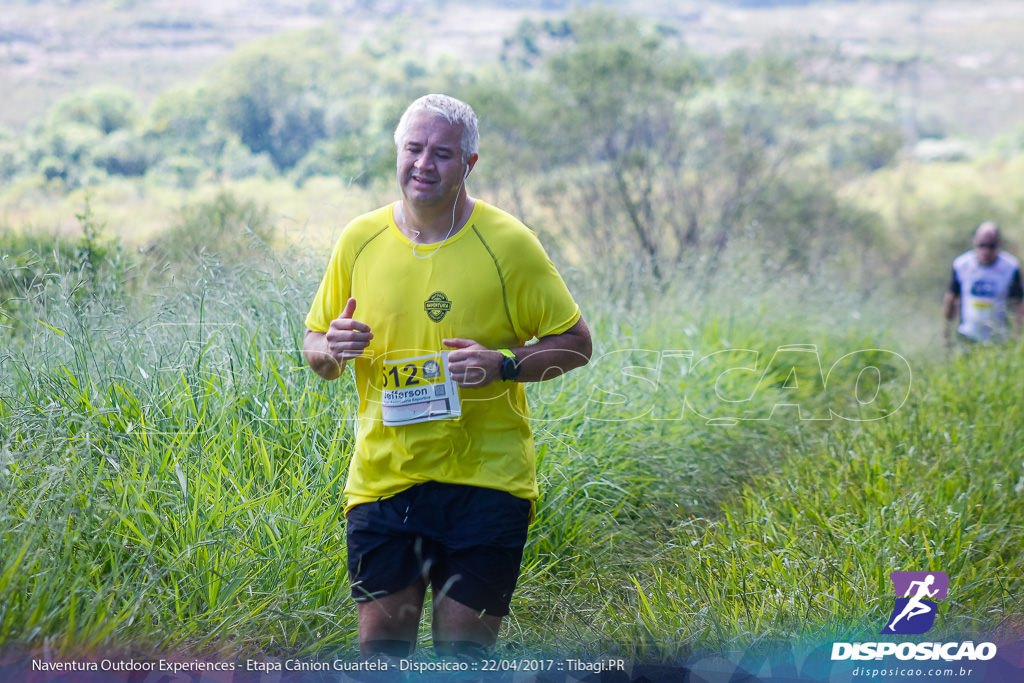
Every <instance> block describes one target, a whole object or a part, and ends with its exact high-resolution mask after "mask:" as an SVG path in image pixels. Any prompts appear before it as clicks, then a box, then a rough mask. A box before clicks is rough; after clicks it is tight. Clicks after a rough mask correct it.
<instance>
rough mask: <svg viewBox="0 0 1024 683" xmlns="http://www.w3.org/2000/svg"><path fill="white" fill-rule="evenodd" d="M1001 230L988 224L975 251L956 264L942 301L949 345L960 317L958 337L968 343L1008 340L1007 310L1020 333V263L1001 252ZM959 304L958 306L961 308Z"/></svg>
mask: <svg viewBox="0 0 1024 683" xmlns="http://www.w3.org/2000/svg"><path fill="white" fill-rule="evenodd" d="M1001 244H1002V236H1001V235H1000V232H999V226H997V225H996V224H995V223H992V222H985V223H982V224H981V225H979V226H978V228H977V230H975V232H974V249H972V250H970V251H968V252H965V253H963V254H961V255H960V256H958V257H957V258H956V259H955V260H954V261H953V276H952V278H951V279H950V282H949V288H948V289H947V291H946V294H945V298H944V300H943V310H942V313H943V317H944V318H945V321H944V324H943V329H942V338H943V342H944V343H945V345H946V346H947V347H948V346H949V345H950V341H951V340H950V337H951V334H950V328H951V327H953V325H954V324H955V323H956V315H957V313H958V312H959V314H960V323H959V326H958V327H957V333H958V335H959V337H960V339H961V340H962V341H964V342H966V343H976V342H980V343H983V344H984V343H1001V342H1005V341H1006V340H1007V338H1008V332H1009V331H1010V330H1009V320H1008V316H1007V309H1008V308H1012V310H1013V314H1014V322H1015V325H1016V329H1017V331H1018V332H1019V330H1020V329H1021V322H1022V319H1024V306H1022V304H1021V298H1022V296H1024V290H1022V287H1021V279H1020V262H1019V261H1017V259H1016V258H1015V257H1014V256H1012V255H1010V254H1008V253H1006V252H1005V251H1002V250H1001V249H1000V246H1001ZM958 304H959V305H958Z"/></svg>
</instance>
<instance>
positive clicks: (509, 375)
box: [501, 358, 519, 381]
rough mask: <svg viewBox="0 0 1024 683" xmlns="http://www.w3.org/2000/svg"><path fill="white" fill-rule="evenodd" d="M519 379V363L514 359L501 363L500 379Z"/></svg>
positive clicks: (507, 359) (506, 359)
mask: <svg viewBox="0 0 1024 683" xmlns="http://www.w3.org/2000/svg"><path fill="white" fill-rule="evenodd" d="M517 377H519V363H518V362H517V361H516V359H515V358H505V360H503V361H501V378H502V379H503V380H506V381H509V380H514V379H515V378H517Z"/></svg>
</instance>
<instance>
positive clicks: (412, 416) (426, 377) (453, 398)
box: [381, 351, 462, 426]
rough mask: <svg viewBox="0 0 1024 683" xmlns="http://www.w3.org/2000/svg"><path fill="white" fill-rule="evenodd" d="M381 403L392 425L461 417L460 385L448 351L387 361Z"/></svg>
mask: <svg viewBox="0 0 1024 683" xmlns="http://www.w3.org/2000/svg"><path fill="white" fill-rule="evenodd" d="M381 403H382V404H383V408H382V414H383V417H384V424H386V425H389V426H395V425H408V424H415V423H417V422H428V421H430V420H448V419H452V418H456V417H459V416H460V415H461V414H462V409H461V407H460V406H459V389H458V385H456V384H455V380H453V379H452V374H451V370H450V369H449V367H448V352H447V351H444V352H441V353H432V354H430V355H427V356H416V357H415V358H403V359H401V360H386V361H384V383H383V386H382V388H381Z"/></svg>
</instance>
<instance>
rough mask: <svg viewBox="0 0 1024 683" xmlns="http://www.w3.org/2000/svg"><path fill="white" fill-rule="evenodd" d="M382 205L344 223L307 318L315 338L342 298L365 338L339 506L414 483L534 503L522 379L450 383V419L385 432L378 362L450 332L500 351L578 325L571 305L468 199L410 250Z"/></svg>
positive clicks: (502, 216)
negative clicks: (459, 219) (475, 385)
mask: <svg viewBox="0 0 1024 683" xmlns="http://www.w3.org/2000/svg"><path fill="white" fill-rule="evenodd" d="M392 206H393V205H389V206H386V207H383V208H380V209H378V210H376V211H373V212H371V213H368V214H365V215H363V216H360V217H359V218H356V219H355V220H354V221H352V222H351V223H350V224H349V225H348V226H346V227H345V229H344V230H343V231H342V233H341V237H340V238H339V239H338V242H337V244H336V245H335V247H334V250H333V252H332V253H331V260H330V263H329V264H328V267H327V272H326V274H325V275H324V278H323V281H322V282H321V283H320V288H319V290H318V291H317V294H316V297H315V298H314V300H313V304H312V306H311V307H310V311H309V314H308V315H307V316H306V326H307V327H308V328H309V329H311V330H314V331H317V332H326V331H327V330H328V328H329V327H330V324H331V321H332V320H333V319H334V318H336V317H337V316H338V315H339V314H340V313H341V311H342V309H343V308H344V306H345V302H346V301H347V300H348V298H349V297H350V296H353V297H355V299H356V312H355V315H354V316H353V317H354V318H355V319H356V320H359V321H361V322H364V323H366V324H367V325H369V326H370V330H371V331H372V332H373V340H372V341H371V342H370V345H369V347H368V348H367V349H366V352H364V354H363V356H362V357H360V358H357V359H355V360H354V361H352V363H354V365H355V373H356V387H357V390H358V393H359V420H358V425H359V426H358V430H357V433H356V442H355V450H354V452H353V454H352V459H351V463H350V465H349V473H348V480H347V481H346V483H345V496H346V500H345V506H346V510H347V509H349V508H351V507H352V506H353V505H358V504H360V503H365V502H369V501H373V500H379V499H381V498H386V497H388V496H393V495H395V494H396V493H399V492H400V491H403V490H404V489H407V488H409V487H410V486H413V485H414V484H417V483H420V482H424V481H439V482H445V483H454V484H468V485H472V486H481V487H485V488H493V489H499V490H502V491H508V492H509V493H511V494H513V495H515V496H518V497H521V498H528V499H530V500H535V499H536V498H537V495H538V491H537V477H536V467H535V457H534V447H533V436H532V433H531V431H530V427H529V424H528V417H529V412H528V409H527V405H526V394H525V391H524V387H523V385H522V384H520V383H517V382H502V381H498V382H494V383H492V384H490V385H488V386H486V387H483V388H479V389H467V388H460V389H459V397H460V401H461V406H462V415H461V416H460V417H457V418H451V419H442V420H433V421H429V422H420V423H416V424H408V425H401V426H388V425H385V424H384V423H383V420H382V416H381V391H382V384H383V379H382V378H383V376H384V372H385V364H384V363H385V361H392V362H393V361H395V360H399V359H405V358H415V357H417V356H422V355H426V354H430V353H436V352H438V351H445V350H449V349H448V348H447V347H445V346H444V345H443V344H442V342H441V340H442V339H450V338H453V337H460V338H463V339H472V340H475V341H477V342H479V343H481V344H483V345H484V346H486V347H488V348H491V349H502V348H508V347H511V346H518V345H521V344H523V343H525V342H526V341H528V340H530V339H532V338H534V337H538V338H540V337H545V336H548V335H552V334H560V333H562V332H565V331H566V330H568V329H569V328H570V327H572V326H573V325H574V324H575V323H576V321H577V320H579V318H580V310H579V307H578V306H577V305H576V302H575V301H574V300H573V298H572V295H571V294H570V293H569V290H568V288H567V287H566V286H565V283H564V282H563V281H562V278H561V276H560V275H559V274H558V271H557V270H556V269H555V266H554V264H552V263H551V260H550V259H549V258H548V256H547V254H546V253H545V251H544V249H543V247H542V246H541V244H540V242H539V241H538V240H537V237H536V235H535V234H534V233H533V232H532V231H531V230H529V229H528V228H527V227H526V226H524V225H523V224H522V223H520V222H519V221H518V220H516V219H515V218H513V217H512V216H510V215H509V214H507V213H505V212H504V211H501V210H500V209H498V208H496V207H493V206H490V205H488V204H486V203H484V202H482V201H480V200H477V201H476V205H475V207H474V209H473V213H472V214H471V215H470V218H469V221H468V222H467V223H466V225H465V227H463V228H462V229H461V230H460V231H459V232H458V233H456V234H455V235H453V236H451V237H450V238H449V239H448V240H447V241H446V242H444V243H443V244H441V243H437V244H427V245H422V244H421V245H417V246H416V250H415V253H414V251H413V243H412V242H411V241H410V240H409V239H408V238H406V237H405V236H404V235H403V234H402V233H401V231H400V230H399V229H398V226H397V225H396V224H395V222H394V220H393V219H392ZM428 256H429V258H425V257H428ZM389 367H393V366H389Z"/></svg>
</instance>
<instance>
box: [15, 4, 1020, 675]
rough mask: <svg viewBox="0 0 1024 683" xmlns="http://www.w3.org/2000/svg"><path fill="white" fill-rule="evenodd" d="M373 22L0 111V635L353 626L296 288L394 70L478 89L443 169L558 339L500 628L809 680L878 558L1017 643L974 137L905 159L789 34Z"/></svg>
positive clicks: (866, 602)
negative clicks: (560, 311)
mask: <svg viewBox="0 0 1024 683" xmlns="http://www.w3.org/2000/svg"><path fill="white" fill-rule="evenodd" d="M879 4H884V3H879ZM389 35H390V37H391V38H394V40H393V42H388V41H387V40H378V41H376V42H375V43H373V44H365V45H363V46H362V47H360V48H358V49H352V50H349V49H342V47H343V45H342V43H343V41H342V40H341V34H339V33H338V32H337V31H336V30H335V29H333V28H331V27H330V26H317V27H314V28H306V29H302V30H300V31H298V32H288V33H283V34H281V35H277V36H274V37H272V38H269V39H266V40H263V41H259V42H255V43H252V44H249V45H247V46H245V47H243V48H241V49H238V50H236V51H233V52H231V53H230V54H229V55H228V56H226V57H225V58H224V59H222V60H220V61H218V62H216V63H215V64H214V65H213V66H211V67H210V69H209V70H207V71H206V72H204V74H203V76H202V77H201V78H199V79H197V80H195V81H193V82H189V83H185V84H179V85H177V86H175V87H173V88H170V89H168V90H166V91H164V92H162V93H160V94H159V95H158V96H157V97H156V98H155V99H154V100H153V101H152V102H151V103H148V104H144V103H143V100H141V99H140V98H139V97H137V96H136V95H135V94H133V93H132V92H131V91H130V90H126V89H124V88H122V87H116V88H115V87H108V86H104V87H98V88H90V89H86V90H83V91H78V92H74V93H72V94H70V95H68V96H67V97H66V98H64V99H61V100H60V101H58V102H56V103H55V104H54V105H53V106H52V107H50V108H49V109H48V110H47V112H46V114H45V115H44V116H42V117H40V118H39V119H38V122H37V124H36V125H35V126H34V127H32V128H31V129H30V130H28V131H26V132H20V133H15V132H11V133H9V134H8V135H7V136H6V137H3V138H0V179H2V182H3V190H2V191H0V197H2V201H3V214H2V215H0V339H2V342H0V546H2V551H0V664H3V663H4V660H8V661H9V660H12V659H17V658H18V657H20V656H23V655H38V654H40V653H46V656H52V657H76V656H95V655H97V654H98V653H104V654H108V655H109V654H114V653H121V654H126V655H133V656H138V657H146V656H154V655H155V654H156V653H160V654H161V655H166V654H169V653H176V654H178V655H180V656H195V657H211V658H244V657H291V656H296V657H303V658H309V659H314V658H330V657H342V658H355V657H356V654H357V649H356V643H355V609H354V606H353V604H352V602H351V599H350V598H349V597H348V590H347V577H346V575H345V569H344V567H345V539H344V526H343V523H342V517H341V500H340V491H341V487H342V486H343V482H344V477H345V470H346V467H347V458H348V450H349V447H350V445H351V439H352V432H351V423H350V418H351V416H352V415H353V414H354V410H355V402H356V397H355V393H354V386H353V382H352V378H351V377H345V378H343V379H342V380H340V381H338V382H334V383H325V382H323V381H321V380H319V379H318V378H317V377H316V376H315V375H313V374H312V373H311V372H310V371H309V370H308V369H307V368H306V366H305V363H304V361H303V359H302V357H301V353H300V351H299V349H300V346H301V337H302V333H303V323H302V321H303V319H304V315H305V312H306V307H307V305H308V302H309V300H310V299H311V297H312V294H313V293H314V291H315V289H316V285H317V282H318V279H319V277H320V274H321V271H322V268H323V264H324V263H325V261H326V257H327V252H326V249H327V248H328V247H329V245H330V243H331V241H332V240H333V239H334V237H335V236H336V234H337V230H338V229H340V226H342V225H344V223H345V222H346V221H347V220H348V219H349V218H351V217H353V216H355V215H357V214H358V213H360V212H362V211H365V210H369V209H371V208H374V207H376V206H378V205H380V204H381V203H382V202H384V201H387V200H389V199H391V198H393V197H394V196H395V191H394V188H393V185H394V180H393V163H394V161H393V157H392V154H393V147H392V145H391V142H390V140H391V131H392V130H393V127H394V124H395V122H396V121H397V117H398V115H399V114H400V113H401V111H402V108H403V107H404V106H405V104H406V103H407V102H408V101H409V100H411V99H412V98H413V97H414V96H416V95H419V94H421V93H424V92H431V91H445V92H450V93H451V94H453V95H456V96H458V97H461V98H463V99H465V100H467V101H469V102H471V103H472V104H473V105H474V108H475V109H476V110H477V112H478V114H480V117H481V121H482V126H481V127H482V140H481V150H482V155H481V161H480V163H479V165H478V166H477V169H476V170H475V171H474V174H473V176H472V182H471V183H470V186H469V189H470V192H471V193H472V194H474V195H476V196H480V197H482V198H484V199H486V200H488V201H492V202H494V203H496V204H499V205H501V206H504V207H505V208H508V209H509V210H511V211H512V212H513V213H516V214H518V215H520V216H522V217H523V218H524V220H525V221H526V222H527V223H528V224H529V225H531V227H533V228H534V229H535V230H536V231H537V232H538V234H539V235H540V236H541V239H542V240H543V241H544V242H545V244H546V245H547V246H548V247H549V249H550V251H551V252H552V255H553V258H554V259H555V260H556V261H557V262H558V264H559V265H560V267H561V269H562V271H563V273H564V274H565V276H566V279H567V281H568V282H569V285H570V288H571V289H572V290H573V292H574V293H575V294H576V296H577V298H578V300H579V302H580V305H581V307H582V308H583V311H584V315H585V317H586V319H587V321H588V323H589V325H590V327H591V329H592V331H593V333H594V338H595V354H594V362H593V363H592V364H591V366H588V367H587V368H584V369H583V370H580V371H577V372H575V373H573V374H571V375H569V376H567V377H566V378H564V379H562V380H557V381H554V382H551V383H546V384H543V385H538V386H533V387H531V388H530V391H531V399H532V405H533V408H534V414H533V425H534V430H535V434H536V441H537V445H538V456H539V470H538V471H539V476H540V480H541V490H542V498H541V500H540V502H539V504H538V515H537V519H536V522H535V524H534V526H533V528H532V532H531V536H530V541H529V545H528V547H527V549H526V559H525V562H524V571H523V574H522V578H521V581H520V584H519V588H518V591H517V593H516V596H515V598H514V601H513V612H512V615H511V617H510V618H509V619H508V620H507V623H506V629H505V633H504V634H503V635H502V638H501V640H500V644H499V654H500V655H501V656H503V657H508V658H514V657H517V656H536V655H538V654H545V655H550V656H556V657H580V658H584V659H593V658H596V657H601V656H621V657H625V658H628V659H630V660H633V661H637V662H647V663H685V662H691V661H693V660H695V659H698V658H701V657H714V656H717V657H727V656H731V655H730V653H736V652H743V653H746V654H744V656H743V657H744V664H743V665H744V666H745V667H747V668H748V669H749V670H751V671H753V672H756V671H758V670H759V669H761V668H762V667H763V666H765V662H768V665H769V666H778V667H783V668H785V667H788V668H786V670H790V669H792V668H793V667H796V668H797V669H799V673H800V674H801V675H802V676H804V677H805V678H806V679H808V680H829V678H830V670H829V666H830V662H828V661H827V648H829V647H830V646H831V642H833V641H838V640H843V641H855V640H876V639H878V638H879V637H878V635H877V634H878V632H879V630H880V629H881V627H882V625H884V621H885V620H886V619H887V618H888V616H889V613H890V611H891V610H892V605H893V598H894V593H893V586H892V584H891V583H890V580H889V573H890V572H893V571H926V570H930V571H942V572H945V573H947V574H948V575H949V577H950V580H951V588H950V594H949V597H948V599H947V600H945V601H943V604H942V608H941V610H940V616H939V618H938V621H937V622H936V625H935V627H934V629H933V630H932V631H931V632H930V633H929V635H928V638H929V639H932V640H935V641H941V640H943V639H957V638H960V639H974V640H976V641H977V640H979V639H986V640H993V641H994V642H998V643H1012V642H1016V641H1020V640H1021V638H1022V635H1024V576H1022V571H1021V567H1024V529H1022V527H1021V523H1020V520H1021V519H1024V433H1022V432H1024V426H1022V425H1024V415H1022V411H1024V385H1022V384H1021V383H1020V382H1019V380H1018V378H1019V377H1020V376H1021V373H1022V372H1024V346H1022V345H1021V344H1019V343H1015V344H1012V345H1010V346H1007V347H1000V348H978V349H976V350H974V351H972V352H971V353H969V354H966V355H965V354H956V353H946V352H944V351H943V350H942V348H941V346H940V345H939V339H940V322H941V321H940V301H941V296H942V291H943V287H944V285H945V282H946V278H948V273H949V264H950V262H951V260H952V258H953V257H954V256H956V255H957V254H958V253H960V252H961V251H963V250H965V249H967V248H968V247H969V246H970V236H971V231H972V229H973V227H974V226H975V225H977V224H978V223H979V222H981V221H982V220H996V221H997V222H999V223H1000V224H1001V225H1002V226H1003V227H1004V230H1005V231H1006V234H1007V237H1008V244H1007V246H1008V248H1009V249H1010V250H1011V251H1018V253H1020V250H1018V249H1017V246H1018V245H1021V244H1024V242H1022V241H1021V240H1022V239H1024V238H1022V236H1024V189H1022V188H1024V155H1022V154H1021V152H1020V150H1019V149H1018V148H1017V147H1016V146H1015V145H1014V144H1012V140H1013V138H1012V135H1006V136H1003V137H1002V138H999V139H995V138H993V140H992V141H989V142H981V141H979V142H978V143H977V145H978V150H979V151H978V152H977V153H975V154H972V155H970V156H969V157H957V158H946V159H944V160H935V159H932V160H925V159H923V158H922V157H921V156H915V155H914V154H913V153H912V147H913V145H912V144H910V143H913V142H916V141H908V139H907V137H906V128H905V126H904V122H905V119H904V114H905V110H904V109H903V108H902V107H901V106H900V104H899V103H898V102H895V101H893V100H892V99H891V98H886V97H880V96H879V95H878V94H877V93H874V92H872V91H870V90H867V89H863V88H860V87H858V86H857V85H856V84H855V83H853V82H851V81H849V80H846V79H844V78H838V77H837V76H836V73H837V72H836V71H834V70H832V69H831V68H826V67H827V66H828V65H830V64H833V63H834V60H835V55H834V53H833V52H831V51H830V50H829V49H827V48H825V49H818V48H816V47H815V46H814V45H805V44H801V45H800V46H799V47H798V48H793V49H789V50H786V49H782V48H781V47H779V46H775V47H772V48H766V49H763V50H748V51H744V52H728V53H723V54H718V55H711V54H707V53H700V52H697V51H695V50H694V49H692V48H691V47H689V46H688V44H687V41H686V40H684V34H683V32H681V31H680V30H678V28H677V27H675V26H674V25H673V24H672V23H671V22H668V21H658V22H655V21H650V20H647V19H643V18H635V17H629V16H626V15H622V14H617V13H613V12H610V11H587V12H576V13H571V14H565V15H558V17H557V18H545V19H538V20H527V21H523V22H522V23H520V24H519V25H518V26H517V27H515V28H514V29H513V30H512V31H510V32H509V33H508V35H507V37H506V39H505V40H504V42H503V47H502V49H501V52H500V54H499V55H498V57H497V58H496V59H495V60H494V61H493V63H488V64H481V65H476V64H469V63H465V62H461V61H458V60H454V59H451V58H449V57H445V56H439V57H437V58H436V59H435V58H426V57H424V56H423V55H420V54H413V53H410V52H409V51H408V50H407V49H406V48H405V47H404V46H403V45H402V44H401V41H400V40H398V38H397V37H396V36H397V35H399V34H397V33H396V34H389ZM1008 130H1009V129H1008ZM421 636H422V637H421V640H422V645H423V648H422V650H421V653H420V654H419V655H418V656H419V657H423V658H429V657H430V656H431V654H430V653H431V650H430V647H429V633H428V631H427V630H426V628H425V629H424V631H423V632H422V634H421ZM822 653H824V654H822Z"/></svg>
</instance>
